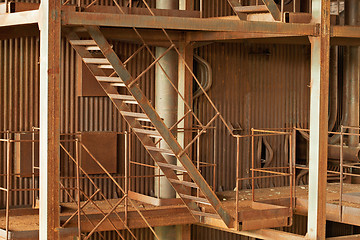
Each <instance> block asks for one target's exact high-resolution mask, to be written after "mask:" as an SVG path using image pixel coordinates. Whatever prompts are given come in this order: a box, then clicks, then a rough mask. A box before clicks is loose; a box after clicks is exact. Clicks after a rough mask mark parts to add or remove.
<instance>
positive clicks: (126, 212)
mask: <svg viewBox="0 0 360 240" xmlns="http://www.w3.org/2000/svg"><path fill="white" fill-rule="evenodd" d="M128 141H129V133H128V132H127V131H125V166H124V167H125V173H124V174H125V194H126V197H125V224H126V225H127V221H128V197H129V195H128V194H129V186H128V184H129V182H128V181H129V171H128V170H129V169H128V167H129V166H128V165H129V162H128V161H129V152H128V146H129V143H128Z"/></svg>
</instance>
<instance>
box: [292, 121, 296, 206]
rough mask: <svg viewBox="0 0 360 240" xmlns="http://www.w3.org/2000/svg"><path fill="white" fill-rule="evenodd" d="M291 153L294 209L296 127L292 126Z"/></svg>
mask: <svg viewBox="0 0 360 240" xmlns="http://www.w3.org/2000/svg"><path fill="white" fill-rule="evenodd" d="M291 137H292V146H291V148H292V152H291V153H292V155H291V161H292V174H293V176H292V179H293V180H292V181H293V184H294V185H293V189H292V196H293V199H294V200H293V206H292V208H293V209H294V208H295V201H296V196H295V194H296V191H295V188H296V181H295V173H296V129H295V128H294V129H293V133H292V136H291Z"/></svg>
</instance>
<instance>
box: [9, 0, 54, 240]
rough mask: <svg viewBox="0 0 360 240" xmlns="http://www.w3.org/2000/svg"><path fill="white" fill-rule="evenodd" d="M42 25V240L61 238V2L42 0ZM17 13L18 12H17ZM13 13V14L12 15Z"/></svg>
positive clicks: (40, 138)
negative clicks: (59, 229)
mask: <svg viewBox="0 0 360 240" xmlns="http://www.w3.org/2000/svg"><path fill="white" fill-rule="evenodd" d="M41 4H42V6H41V8H40V9H41V10H40V11H41V18H39V28H40V133H39V134H40V135H39V140H40V145H39V148H40V150H39V158H40V159H39V163H40V208H39V225H40V230H39V236H40V239H54V240H57V239H59V231H58V228H59V227H60V211H59V199H60V197H59V181H60V174H59V167H60V152H59V151H60V148H59V146H60V52H61V51H60V48H61V46H60V45H61V23H60V20H61V16H60V14H61V11H60V9H61V3H60V1H42V3H41ZM15 14H16V13H15ZM9 15H11V14H9Z"/></svg>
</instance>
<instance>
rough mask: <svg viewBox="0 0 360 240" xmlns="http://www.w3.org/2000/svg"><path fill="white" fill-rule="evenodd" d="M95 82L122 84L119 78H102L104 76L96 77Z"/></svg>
mask: <svg viewBox="0 0 360 240" xmlns="http://www.w3.org/2000/svg"><path fill="white" fill-rule="evenodd" d="M95 78H96V80H98V81H100V82H113V83H119V82H121V83H122V82H123V81H122V80H121V78H119V77H104V76H96V77H95Z"/></svg>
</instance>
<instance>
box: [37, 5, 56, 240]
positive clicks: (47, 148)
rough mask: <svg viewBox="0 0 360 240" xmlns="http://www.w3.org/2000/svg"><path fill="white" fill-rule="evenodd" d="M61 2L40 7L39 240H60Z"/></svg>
mask: <svg viewBox="0 0 360 240" xmlns="http://www.w3.org/2000/svg"><path fill="white" fill-rule="evenodd" d="M60 10H61V3H60V1H45V0H44V1H41V4H40V19H39V28H40V137H39V139H40V152H39V157H40V159H39V162H40V210H39V211H40V213H39V225H40V229H39V239H52V240H56V239H59V234H58V230H59V229H58V228H59V227H60V217H59V162H60V161H59V158H60V157H59V149H60V146H59V140H60V42H61V38H60V35H61V22H60V13H61V12H60Z"/></svg>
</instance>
